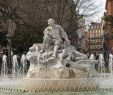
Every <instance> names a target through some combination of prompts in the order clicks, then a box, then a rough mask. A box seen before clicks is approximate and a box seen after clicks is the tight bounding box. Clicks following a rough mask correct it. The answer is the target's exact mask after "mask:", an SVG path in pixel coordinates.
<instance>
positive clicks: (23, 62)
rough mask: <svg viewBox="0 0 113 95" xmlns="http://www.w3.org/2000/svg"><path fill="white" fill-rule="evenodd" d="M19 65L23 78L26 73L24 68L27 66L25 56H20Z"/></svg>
mask: <svg viewBox="0 0 113 95" xmlns="http://www.w3.org/2000/svg"><path fill="white" fill-rule="evenodd" d="M21 65H22V67H21V70H22V76H24V75H25V72H26V69H27V68H26V66H27V58H26V55H25V54H23V55H22V56H21Z"/></svg>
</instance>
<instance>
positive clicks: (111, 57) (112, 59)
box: [109, 54, 113, 76]
mask: <svg viewBox="0 0 113 95" xmlns="http://www.w3.org/2000/svg"><path fill="white" fill-rule="evenodd" d="M109 70H110V73H111V76H112V72H113V55H112V54H109Z"/></svg>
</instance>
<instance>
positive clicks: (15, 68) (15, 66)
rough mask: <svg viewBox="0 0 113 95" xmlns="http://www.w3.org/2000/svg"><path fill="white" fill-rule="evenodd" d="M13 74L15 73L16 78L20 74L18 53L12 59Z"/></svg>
mask: <svg viewBox="0 0 113 95" xmlns="http://www.w3.org/2000/svg"><path fill="white" fill-rule="evenodd" d="M12 74H13V75H14V78H15V77H16V76H17V75H19V66H18V58H17V55H14V56H13V60H12Z"/></svg>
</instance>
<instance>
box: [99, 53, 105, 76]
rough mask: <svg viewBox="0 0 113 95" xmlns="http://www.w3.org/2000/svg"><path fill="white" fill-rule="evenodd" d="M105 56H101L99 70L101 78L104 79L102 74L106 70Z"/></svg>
mask: <svg viewBox="0 0 113 95" xmlns="http://www.w3.org/2000/svg"><path fill="white" fill-rule="evenodd" d="M104 63H105V61H104V56H103V54H99V69H100V71H101V77H102V73H103V68H104Z"/></svg>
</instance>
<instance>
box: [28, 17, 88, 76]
mask: <svg viewBox="0 0 113 95" xmlns="http://www.w3.org/2000/svg"><path fill="white" fill-rule="evenodd" d="M43 33H44V37H43V43H42V44H37V43H35V44H33V46H32V47H30V48H29V52H28V53H27V55H26V57H27V59H28V60H29V61H30V68H29V71H28V77H31V76H35V77H40V75H43V76H44V75H45V74H46V75H47V76H48V75H52V74H50V73H51V72H55V69H57V70H56V72H57V74H58V72H59V69H61V68H62V70H65V69H64V68H65V67H66V66H67V64H69V66H71V65H72V64H76V63H77V62H78V61H79V60H87V59H88V58H87V56H86V55H85V54H83V53H81V52H79V51H77V50H76V48H75V47H74V46H72V45H71V44H70V40H69V39H68V36H67V34H66V32H65V31H64V29H63V27H62V26H61V25H57V24H56V23H55V20H54V19H53V18H50V19H49V20H48V26H47V27H46V28H45V29H44V32H43ZM77 64H78V63H77ZM42 68H43V69H44V68H46V72H44V70H43V71H42ZM48 68H49V70H47V69H48ZM62 70H61V71H62ZM39 72H40V73H39ZM47 73H48V74H47ZM46 75H45V76H46ZM54 75H55V74H54ZM54 75H53V76H54Z"/></svg>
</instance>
